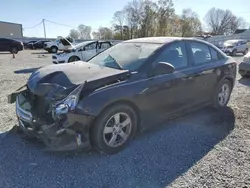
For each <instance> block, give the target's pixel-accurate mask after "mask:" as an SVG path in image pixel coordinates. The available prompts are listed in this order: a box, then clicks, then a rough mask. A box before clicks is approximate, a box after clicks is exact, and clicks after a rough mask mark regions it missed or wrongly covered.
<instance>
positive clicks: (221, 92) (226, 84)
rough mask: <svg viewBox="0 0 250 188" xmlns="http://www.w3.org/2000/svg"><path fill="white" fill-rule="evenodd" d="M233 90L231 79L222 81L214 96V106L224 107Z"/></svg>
mask: <svg viewBox="0 0 250 188" xmlns="http://www.w3.org/2000/svg"><path fill="white" fill-rule="evenodd" d="M231 92H232V84H231V82H230V81H229V80H227V79H225V80H223V81H221V82H220V83H219V84H218V86H217V88H216V90H215V94H214V97H213V106H214V107H215V108H217V109H220V108H224V107H226V106H227V104H228V102H229V100H230V96H231Z"/></svg>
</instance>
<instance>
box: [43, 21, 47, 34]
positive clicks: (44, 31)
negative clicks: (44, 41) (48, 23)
mask: <svg viewBox="0 0 250 188" xmlns="http://www.w3.org/2000/svg"><path fill="white" fill-rule="evenodd" d="M43 33H44V38H46V28H45V23H44V19H43Z"/></svg>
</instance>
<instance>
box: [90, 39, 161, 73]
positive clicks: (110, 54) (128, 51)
mask: <svg viewBox="0 0 250 188" xmlns="http://www.w3.org/2000/svg"><path fill="white" fill-rule="evenodd" d="M161 45H162V44H153V43H129V42H124V43H119V44H117V45H115V46H113V47H111V48H109V49H107V50H105V51H104V52H102V53H100V54H99V55H97V56H95V57H94V58H92V59H90V60H89V63H94V64H97V65H101V66H106V67H110V68H115V69H124V70H130V71H137V70H138V69H139V67H140V66H141V65H142V64H143V63H144V62H145V60H146V59H147V58H148V57H149V56H150V55H151V54H152V53H153V52H154V51H155V50H156V49H157V48H158V47H160V46H161Z"/></svg>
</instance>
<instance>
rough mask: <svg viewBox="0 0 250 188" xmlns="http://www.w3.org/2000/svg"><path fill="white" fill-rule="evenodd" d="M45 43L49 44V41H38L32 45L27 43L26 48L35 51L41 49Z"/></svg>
mask: <svg viewBox="0 0 250 188" xmlns="http://www.w3.org/2000/svg"><path fill="white" fill-rule="evenodd" d="M46 42H50V41H49V40H39V41H36V42H34V43H29V44H28V45H27V48H29V49H33V50H35V49H43V47H44V43H46Z"/></svg>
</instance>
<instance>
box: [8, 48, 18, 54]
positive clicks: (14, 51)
mask: <svg viewBox="0 0 250 188" xmlns="http://www.w3.org/2000/svg"><path fill="white" fill-rule="evenodd" d="M10 53H12V54H17V53H18V49H17V47H11V48H10Z"/></svg>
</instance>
